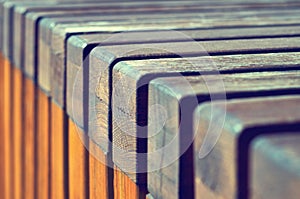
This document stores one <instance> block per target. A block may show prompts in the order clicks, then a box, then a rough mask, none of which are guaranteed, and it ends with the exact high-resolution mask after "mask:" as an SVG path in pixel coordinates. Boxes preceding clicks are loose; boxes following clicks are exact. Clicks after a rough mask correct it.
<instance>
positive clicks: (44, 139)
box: [36, 89, 50, 199]
mask: <svg viewBox="0 0 300 199" xmlns="http://www.w3.org/2000/svg"><path fill="white" fill-rule="evenodd" d="M49 109H50V103H49V98H48V97H47V96H46V95H45V94H44V93H43V91H41V90H40V89H38V111H37V134H36V136H37V169H36V172H37V187H36V190H37V193H36V195H37V198H38V199H44V198H45V199H48V198H49V159H50V158H49V142H50V141H49V139H50V137H49V132H50V122H49V119H50V117H49V116H50V110H49Z"/></svg>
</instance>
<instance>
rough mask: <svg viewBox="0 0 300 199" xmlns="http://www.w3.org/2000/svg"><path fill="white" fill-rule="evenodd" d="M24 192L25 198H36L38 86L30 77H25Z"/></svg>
mask: <svg viewBox="0 0 300 199" xmlns="http://www.w3.org/2000/svg"><path fill="white" fill-rule="evenodd" d="M23 100H24V108H23V115H24V119H23V121H24V152H25V154H24V161H23V165H24V169H23V172H24V192H23V193H22V195H23V197H25V198H34V196H35V195H34V191H35V187H36V183H35V171H36V167H35V161H36V156H35V154H36V150H38V149H36V125H37V124H36V117H35V116H36V114H35V111H36V106H35V105H36V87H35V85H34V83H33V81H32V80H31V79H29V78H24V99H23Z"/></svg>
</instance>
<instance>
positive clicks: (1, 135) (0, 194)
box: [0, 31, 6, 198]
mask: <svg viewBox="0 0 300 199" xmlns="http://www.w3.org/2000/svg"><path fill="white" fill-rule="evenodd" d="M1 32H2V31H1ZM0 36H1V35H0ZM4 71H5V69H4V57H3V54H2V52H0V90H1V91H2V92H3V93H2V96H1V97H0V110H1V112H0V142H1V143H0V145H1V146H0V162H2V163H4V162H5V145H6V143H5V132H4V117H5V116H4V114H5V113H4V107H5V105H4V99H5V96H4V95H5V91H4V88H5V85H4V81H5V77H4V75H5V74H4ZM4 176H5V164H1V165H0V198H4V197H5V180H4V179H5V178H4Z"/></svg>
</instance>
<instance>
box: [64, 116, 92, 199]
mask: <svg viewBox="0 0 300 199" xmlns="http://www.w3.org/2000/svg"><path fill="white" fill-rule="evenodd" d="M68 133H69V139H68V140H69V146H68V147H69V151H68V159H69V197H70V198H78V199H79V198H88V197H89V187H88V182H89V179H88V176H89V171H88V151H87V149H86V146H84V143H83V141H86V140H85V139H86V137H85V136H84V133H83V132H82V131H81V130H80V129H79V128H78V127H77V126H76V124H75V123H74V122H73V121H72V120H71V119H69V129H68Z"/></svg>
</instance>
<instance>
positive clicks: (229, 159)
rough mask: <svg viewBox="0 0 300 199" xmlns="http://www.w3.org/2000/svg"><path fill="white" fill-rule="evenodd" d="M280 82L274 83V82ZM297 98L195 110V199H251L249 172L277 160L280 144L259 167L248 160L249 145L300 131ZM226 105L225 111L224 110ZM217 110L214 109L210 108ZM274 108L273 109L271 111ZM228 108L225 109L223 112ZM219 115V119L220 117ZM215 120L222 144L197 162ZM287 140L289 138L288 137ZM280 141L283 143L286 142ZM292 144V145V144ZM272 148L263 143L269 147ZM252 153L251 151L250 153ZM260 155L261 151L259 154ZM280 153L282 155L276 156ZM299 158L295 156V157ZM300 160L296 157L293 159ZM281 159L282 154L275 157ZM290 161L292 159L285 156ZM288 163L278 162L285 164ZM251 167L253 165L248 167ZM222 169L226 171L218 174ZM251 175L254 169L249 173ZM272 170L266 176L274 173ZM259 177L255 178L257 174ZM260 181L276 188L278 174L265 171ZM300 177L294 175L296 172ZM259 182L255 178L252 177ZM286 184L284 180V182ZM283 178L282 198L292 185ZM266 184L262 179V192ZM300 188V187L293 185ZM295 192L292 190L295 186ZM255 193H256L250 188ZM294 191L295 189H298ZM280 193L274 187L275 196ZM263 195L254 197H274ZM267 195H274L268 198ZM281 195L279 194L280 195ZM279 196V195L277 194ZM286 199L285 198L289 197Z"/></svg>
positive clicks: (229, 102) (259, 99)
mask: <svg viewBox="0 0 300 199" xmlns="http://www.w3.org/2000/svg"><path fill="white" fill-rule="evenodd" d="M273 83H274V84H277V82H276V79H274V81H273ZM299 102H300V98H299V96H295V97H293V96H285V97H282V96H281V97H269V98H258V99H244V100H229V101H227V102H223V101H222V102H219V103H218V102H215V103H212V104H209V103H207V104H205V105H203V106H200V107H198V108H197V110H196V112H195V133H196V138H195V142H194V143H195V148H194V149H195V152H194V154H195V167H196V168H195V173H196V179H195V182H196V187H195V189H196V194H197V197H203V196H205V197H208V198H209V197H212V196H214V197H215V198H237V197H238V198H247V196H248V194H249V192H248V191H250V190H251V189H252V188H253V187H252V188H251V189H250V187H249V186H248V185H249V177H250V176H249V175H250V173H249V171H250V170H249V169H251V168H257V167H252V166H253V164H255V165H256V166H259V164H260V163H261V165H260V166H262V165H263V164H264V163H266V162H268V159H269V158H271V156H273V157H274V155H275V153H276V152H277V150H280V146H276V147H275V148H273V150H272V153H271V154H268V155H271V156H269V157H265V158H264V159H261V161H260V162H259V163H257V162H255V160H253V161H252V160H251V161H250V159H249V147H250V146H251V143H252V141H253V140H254V139H255V138H257V137H258V136H260V135H263V134H271V135H272V134H276V135H283V133H286V132H287V131H299V124H300V111H299V108H300V107H299ZM225 103H226V108H225V106H224V105H225ZM212 107H213V111H212V110H211V108H212ZM270 107H272V108H270ZM225 109H226V110H225ZM225 112H226V117H225V120H224V123H223V122H221V121H220V120H218V119H217V120H216V118H217V117H219V116H220V114H224V113H225ZM217 115H218V116H217ZM212 121H214V122H213V124H212V125H213V126H214V127H215V126H216V125H219V126H220V127H221V135H220V137H219V139H218V142H217V143H216V145H215V146H214V148H213V150H212V151H211V152H210V153H209V154H208V155H207V156H205V157H204V158H202V159H200V158H198V157H199V156H198V152H199V148H200V146H201V145H202V144H203V138H204V136H205V134H207V133H211V132H209V131H207V128H208V125H209V122H212ZM285 138H288V136H285ZM285 138H282V139H281V141H282V142H284V139H285ZM290 144H292V142H290ZM268 146H269V145H267V144H266V145H264V147H268ZM252 152H253V151H251V154H253V153H252ZM256 154H257V153H256ZM277 155H278V154H277ZM295 155H296V154H295ZM294 157H297V156H294ZM277 158H278V159H277V160H279V158H280V156H279V155H278V156H277ZM286 158H288V156H286ZM285 163H287V162H286V161H285V162H284V161H283V162H281V163H280V164H281V165H282V164H285ZM249 164H250V165H249ZM280 164H279V165H278V164H276V163H274V162H273V163H272V167H273V168H274V167H279V168H280ZM292 165H293V163H292V162H290V164H285V168H289V167H292ZM220 171H222V172H220ZM251 171H252V174H253V172H254V173H255V171H253V170H251ZM272 171H273V170H272V169H271V168H270V169H268V172H272ZM284 174H285V172H281V173H280V174H279V173H277V175H284ZM255 175H256V174H255ZM260 175H261V177H260V178H261V179H262V178H263V179H264V180H266V181H268V179H270V178H273V180H272V184H273V183H274V184H273V185H275V184H276V181H275V179H276V176H275V173H272V175H271V176H269V175H268V173H266V172H264V173H263V174H262V173H261V174H260ZM294 176H295V177H296V173H294ZM254 179H255V178H254ZM281 180H282V181H281ZM283 181H284V178H283V177H282V178H281V179H280V182H281V183H280V186H281V189H282V192H281V193H280V194H283V193H284V192H283V190H284V189H285V188H288V187H289V182H288V181H285V183H282V182H283ZM264 185H267V184H266V183H264V182H263V181H260V183H259V186H260V187H261V188H263V186H264ZM294 185H296V184H294ZM291 188H292V187H291ZM252 190H253V191H254V190H255V189H252ZM294 190H295V189H294ZM276 191H279V190H278V189H274V190H273V193H274V192H276ZM290 191H291V192H289V194H288V195H289V196H288V197H289V198H292V197H293V196H292V195H291V194H293V189H291V190H290ZM260 193H261V192H257V193H255V192H254V193H252V194H253V196H257V198H270V197H272V193H270V192H269V191H268V190H267V189H266V190H264V194H266V196H267V197H265V196H263V195H260V196H261V197H260V196H259V195H255V194H260ZM268 194H271V195H269V196H268ZM277 196H279V195H277ZM275 197H276V196H275ZM285 197H286V196H285Z"/></svg>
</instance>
